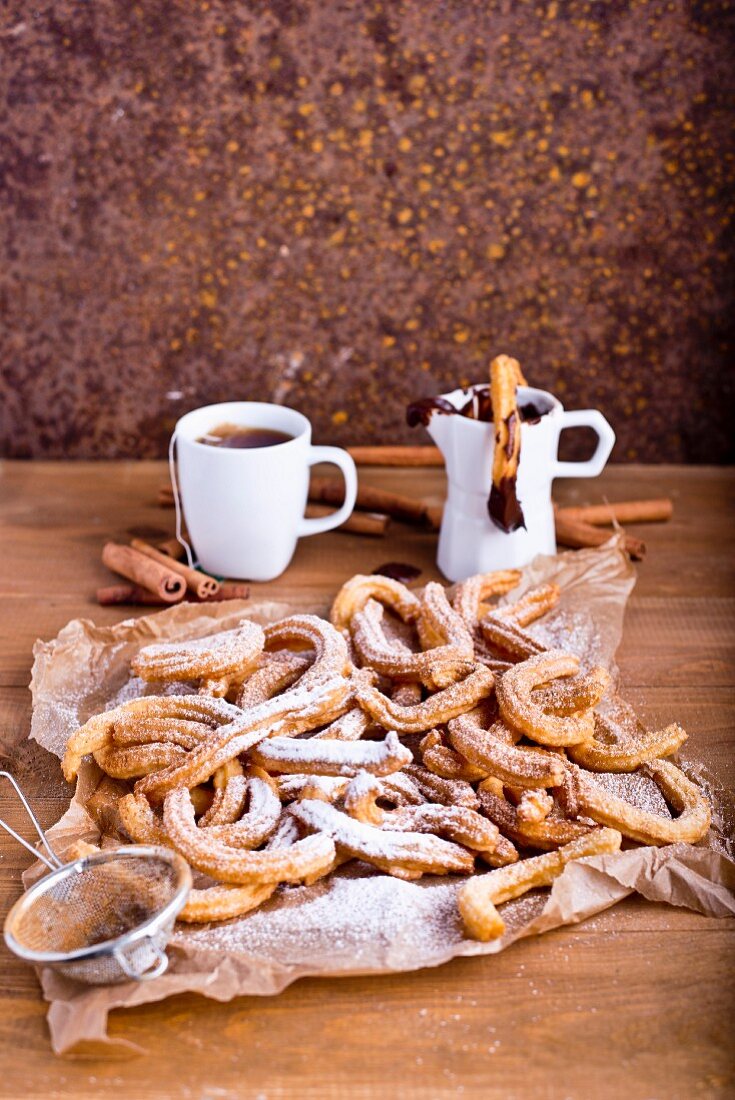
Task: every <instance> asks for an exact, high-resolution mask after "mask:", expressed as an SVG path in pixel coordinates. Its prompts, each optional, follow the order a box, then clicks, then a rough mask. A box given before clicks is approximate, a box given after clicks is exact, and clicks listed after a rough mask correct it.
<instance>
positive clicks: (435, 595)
mask: <svg viewBox="0 0 735 1100" xmlns="http://www.w3.org/2000/svg"><path fill="white" fill-rule="evenodd" d="M416 629H417V631H418V635H419V638H420V639H421V644H422V646H423V647H424V649H432V648H433V649H434V650H436V649H437V648H439V647H442V646H444V645H447V646H451V647H453V648H454V649H456V650H458V651H459V652H461V653H464V654H467V655H469V657H470V658H471V657H472V648H473V646H472V634H471V633H470V631H469V630H468V629H467V627H466V626H465V624H464V622H463V620H462V617H461V616H460V615H458V614H457V612H456V611H455V610H454V608H453V607H452V605H451V604H450V602H449V600H448V599H447V594H446V592H445V591H444V589H443V588H442V586H441V585H440V584H437V583H436V581H430V582H429V584H427V585H426V586H425V588H424V590H423V592H422V593H421V612H420V614H419V617H418V619H417V621H416ZM442 686H444V685H442V684H437V687H442Z"/></svg>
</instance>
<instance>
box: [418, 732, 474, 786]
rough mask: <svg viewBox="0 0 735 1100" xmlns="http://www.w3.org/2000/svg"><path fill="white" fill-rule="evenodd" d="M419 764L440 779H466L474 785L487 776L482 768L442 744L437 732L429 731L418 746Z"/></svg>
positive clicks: (439, 734) (442, 740) (440, 736)
mask: <svg viewBox="0 0 735 1100" xmlns="http://www.w3.org/2000/svg"><path fill="white" fill-rule="evenodd" d="M419 750H420V752H421V762H422V764H423V765H424V767H425V768H428V769H429V771H430V772H433V773H434V775H440V776H441V777H442V779H466V780H467V782H468V783H474V782H476V781H477V780H478V779H484V778H485V776H486V775H487V772H486V771H483V769H482V768H478V767H476V766H475V765H474V764H471V763H470V762H469V760H467V759H465V757H464V756H461V755H460V753H458V752H455V751H454V749H451V748H449V746H448V745H445V744H444V739H443V737H442V735H441V733H440V732H439V730H429V732H428V733H427V734H426V736H425V737H424V738H423V740H422V741H421V744H420V746H419Z"/></svg>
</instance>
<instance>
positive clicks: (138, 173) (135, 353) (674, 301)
mask: <svg viewBox="0 0 735 1100" xmlns="http://www.w3.org/2000/svg"><path fill="white" fill-rule="evenodd" d="M732 10H733V8H732V4H728V3H726V2H724V0H722V2H712V3H707V2H701V3H698V2H690V3H685V2H683V0H670V2H661V0H649V2H645V0H643V2H641V0H638V2H634V0H597V2H577V0H573V2H569V3H566V2H564V0H558V2H557V0H550V2H549V0H539V2H538V3H529V2H523V3H520V2H517V3H513V2H511V0H475V2H473V0H454V2H451V0H414V2H412V3H409V2H406V3H388V2H386V3H382V4H381V3H374V2H365V3H356V2H355V3H349V2H337V0H321V2H320V0H300V2H297V0H270V2H267V0H247V2H240V0H199V2H193V0H176V2H175V0H140V2H139V3H132V2H130V0H94V2H87V3H83V2H80V0H74V2H72V0H53V2H49V0H38V2H33V3H32V2H30V0H26V2H17V0H16V2H12V0H10V2H6V3H5V4H4V5H3V6H2V8H1V9H0V54H1V55H2V56H1V63H0V81H1V82H2V85H3V94H4V97H5V98H6V108H5V109H3V110H1V111H0V142H1V145H0V164H1V166H2V190H1V191H0V210H1V211H2V224H3V232H4V235H5V244H4V250H5V253H6V255H5V260H4V263H3V264H2V269H1V270H0V289H1V293H2V309H3V312H4V323H3V331H2V336H1V337H0V338H1V339H2V348H1V352H0V354H1V360H0V365H1V366H2V371H3V379H4V382H3V390H4V394H3V402H2V436H3V440H2V447H3V451H4V453H5V454H7V455H15V456H41V455H43V456H70V457H76V456H79V457H81V456H100V457H113V456H118V455H144V456H151V455H160V454H162V453H163V452H164V446H165V441H166V439H167V436H168V434H169V432H170V430H171V426H172V424H173V423H174V421H175V419H176V417H177V416H178V415H180V414H181V413H182V412H183V411H186V410H188V409H190V408H193V407H195V406H196V405H199V404H203V403H207V402H212V401H219V400H223V399H231V398H258V399H268V400H276V401H282V402H287V403H289V404H292V405H295V406H297V407H298V408H301V409H303V410H304V411H305V412H307V413H308V415H310V416H311V417H312V419H313V420H314V422H315V426H316V438H317V439H318V440H321V441H323V442H328V441H333V442H342V443H344V442H347V441H350V442H388V441H396V440H402V441H411V440H415V441H417V442H418V441H420V434H421V433H420V432H419V433H416V434H415V435H412V434H411V433H410V432H409V430H408V429H407V428H406V427H405V424H404V418H403V406H404V404H405V402H406V400H407V399H408V398H413V397H417V396H420V395H424V394H428V393H435V392H441V391H442V390H443V389H446V388H448V387H451V386H453V385H454V384H455V383H457V382H458V381H470V380H477V379H481V378H482V377H483V376H484V373H485V370H486V364H487V362H488V358H489V356H490V355H491V354H492V353H494V352H498V351H501V350H502V351H507V352H510V353H512V354H514V355H516V356H517V357H518V358H519V359H521V361H522V363H523V365H524V367H525V369H526V373H527V374H528V375H529V376H530V378H531V379H532V380H533V381H534V382H536V383H537V384H539V385H542V386H544V387H547V388H550V389H552V390H554V391H555V392H556V393H557V394H558V395H559V396H560V397H561V398H562V400H564V402H565V403H566V404H567V406H568V407H570V408H573V407H584V406H589V405H594V406H598V407H600V408H602V409H603V410H604V411H605V413H606V414H607V416H608V417H609V419H610V420H611V421H612V423H613V425H614V427H615V429H616V431H617V432H618V437H619V442H618V445H617V448H616V451H615V457H617V458H618V459H623V460H625V459H630V460H633V459H642V460H648V461H657V460H691V461H722V460H724V459H726V458H727V457H728V454H729V446H730V439H731V437H732V430H731V419H730V418H731V415H732V411H731V410H732V406H731V382H730V378H731V376H730V374H729V373H728V367H727V354H728V344H729V340H728V331H727V330H728V326H729V324H730V323H731V307H732V294H731V289H730V287H729V284H728V281H727V276H726V271H727V237H728V229H729V223H730V219H731V216H732V205H731V203H732V199H731V198H728V195H727V189H728V185H731V184H732V182H733V176H734V175H735V163H734V154H733V147H732V144H731V143H730V126H731V117H729V116H728V97H729V96H731V95H732V91H733V77H732V68H731V53H730V50H731V45H732V33H731V32H732V25H731V20H732V14H731V13H732ZM421 441H423V440H421Z"/></svg>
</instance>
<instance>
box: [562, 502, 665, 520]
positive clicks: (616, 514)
mask: <svg viewBox="0 0 735 1100" xmlns="http://www.w3.org/2000/svg"><path fill="white" fill-rule="evenodd" d="M673 511H674V505H673V504H672V502H671V501H670V500H669V499H668V497H662V498H661V499H659V500H620V501H611V502H610V503H607V502H606V503H605V504H588V505H585V506H582V507H578V508H559V509H558V511H557V515H562V516H565V517H566V518H568V519H571V520H579V521H580V522H582V523H591V524H592V526H593V527H609V526H612V524H613V523H664V522H665V521H666V520H668V519H671V516H672V514H673Z"/></svg>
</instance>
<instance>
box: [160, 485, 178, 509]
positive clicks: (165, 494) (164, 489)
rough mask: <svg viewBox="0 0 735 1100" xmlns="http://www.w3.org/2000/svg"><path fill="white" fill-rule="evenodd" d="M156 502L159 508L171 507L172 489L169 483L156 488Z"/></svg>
mask: <svg viewBox="0 0 735 1100" xmlns="http://www.w3.org/2000/svg"><path fill="white" fill-rule="evenodd" d="M158 504H159V506H160V507H161V508H173V506H174V491H173V489H172V488H171V486H170V485H161V486H160V488H159V490H158Z"/></svg>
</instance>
